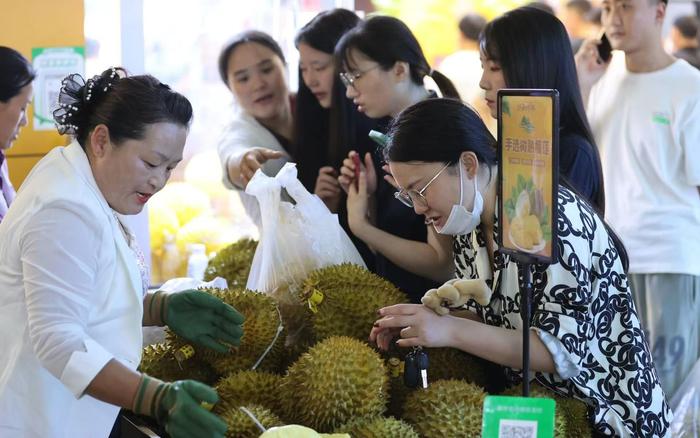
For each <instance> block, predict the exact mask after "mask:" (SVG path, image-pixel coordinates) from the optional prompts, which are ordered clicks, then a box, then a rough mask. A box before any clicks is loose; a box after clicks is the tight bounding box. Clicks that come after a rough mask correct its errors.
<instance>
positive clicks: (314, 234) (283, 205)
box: [246, 163, 365, 295]
mask: <svg viewBox="0 0 700 438" xmlns="http://www.w3.org/2000/svg"><path fill="white" fill-rule="evenodd" d="M282 188H284V189H286V191H287V194H288V195H289V197H291V198H292V199H293V200H294V202H295V204H292V203H290V202H287V201H283V200H282V199H281V197H280V193H281V191H282ZM246 193H248V194H250V195H253V196H255V197H256V198H257V199H258V203H259V205H260V214H261V217H262V230H261V232H260V243H259V244H258V247H257V249H256V251H255V256H254V257H253V264H252V266H251V269H250V275H249V276H248V284H247V288H248V289H250V290H257V291H261V292H265V293H268V294H273V295H274V294H276V292H278V291H279V290H287V291H296V290H298V287H299V286H300V285H301V283H302V282H303V281H304V279H305V278H306V277H307V275H308V274H309V273H310V272H311V271H313V270H315V269H318V268H322V267H325V266H329V265H334V264H340V263H354V264H357V265H360V266H362V267H365V264H364V262H363V261H362V257H361V256H360V253H359V252H358V251H357V249H356V248H355V246H354V245H353V243H352V241H351V240H350V238H349V237H348V235H347V234H346V233H345V230H343V229H342V227H341V226H340V223H339V222H338V216H337V215H335V214H333V213H331V212H330V210H328V208H327V207H326V205H325V204H324V203H323V201H321V200H320V199H319V198H318V197H317V196H315V195H312V194H311V193H309V192H308V191H307V190H306V188H304V186H303V185H302V184H301V182H300V181H299V180H298V179H297V169H296V165H295V164H294V163H287V164H285V165H284V167H282V169H281V170H280V171H279V173H278V174H277V176H275V177H274V178H271V177H269V176H267V175H265V174H264V173H262V172H261V171H259V170H258V171H257V172H256V173H255V175H254V176H253V178H252V179H251V180H250V182H249V183H248V186H247V187H246Z"/></svg>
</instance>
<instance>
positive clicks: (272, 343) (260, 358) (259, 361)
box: [251, 307, 284, 370]
mask: <svg viewBox="0 0 700 438" xmlns="http://www.w3.org/2000/svg"><path fill="white" fill-rule="evenodd" d="M276 309H277V315H279V317H280V323H279V325H278V326H277V333H275V337H274V338H273V339H272V342H270V345H268V346H267V348H266V349H265V351H263V354H262V355H260V357H259V358H258V360H257V361H256V362H255V364H254V365H253V366H252V367H251V370H256V369H258V366H260V363H261V362H262V361H263V360H264V359H265V357H266V356H267V355H268V354H269V353H270V351H272V347H274V346H275V343H276V342H277V338H279V337H280V333H282V330H284V326H283V325H282V313H280V309H279V307H276Z"/></svg>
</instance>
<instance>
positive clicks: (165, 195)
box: [149, 182, 211, 225]
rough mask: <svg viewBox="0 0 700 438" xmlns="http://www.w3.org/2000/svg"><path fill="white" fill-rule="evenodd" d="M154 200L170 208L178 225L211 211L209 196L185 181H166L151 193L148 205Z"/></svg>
mask: <svg viewBox="0 0 700 438" xmlns="http://www.w3.org/2000/svg"><path fill="white" fill-rule="evenodd" d="M154 201H156V202H163V203H165V205H167V206H168V207H170V208H172V209H173V211H174V212H175V214H176V215H177V219H178V222H179V223H180V225H185V224H187V223H188V222H189V221H191V220H192V219H194V218H195V217H197V216H200V215H202V214H206V213H209V212H210V211H211V202H210V200H209V196H207V194H206V193H204V191H202V190H200V189H198V188H196V187H195V186H193V185H191V184H188V183H185V182H171V183H168V184H167V185H166V186H165V187H163V190H161V191H160V192H158V193H156V194H155V195H153V198H151V200H150V201H149V205H150V204H151V203H153V202H154Z"/></svg>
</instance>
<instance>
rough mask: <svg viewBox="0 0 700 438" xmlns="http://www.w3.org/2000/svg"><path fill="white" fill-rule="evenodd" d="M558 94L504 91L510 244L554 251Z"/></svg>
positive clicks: (504, 210)
mask: <svg viewBox="0 0 700 438" xmlns="http://www.w3.org/2000/svg"><path fill="white" fill-rule="evenodd" d="M553 101H554V99H553V97H552V96H549V95H547V96H532V95H503V96H501V102H500V104H501V106H500V110H501V111H500V123H501V126H500V132H499V133H500V138H501V142H500V145H501V148H502V150H501V159H502V162H501V172H502V175H501V184H502V192H501V193H502V195H501V196H502V197H503V199H502V204H501V205H502V207H501V211H500V214H502V215H503V216H502V226H503V230H502V233H503V234H502V242H503V247H504V249H506V250H510V251H512V252H524V253H527V254H532V255H534V256H537V257H543V258H549V257H551V256H552V214H553V210H552V208H553V204H555V201H556V198H553V179H554V175H553V166H554V162H555V159H554V152H555V149H554V141H553V140H554V139H553V135H552V133H553V124H554V123H555V121H554V119H553V117H552V116H553V111H554V103H553Z"/></svg>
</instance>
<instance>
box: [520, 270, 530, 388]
mask: <svg viewBox="0 0 700 438" xmlns="http://www.w3.org/2000/svg"><path fill="white" fill-rule="evenodd" d="M530 266H531V265H530V263H529V262H518V271H519V274H520V275H519V277H520V278H521V280H520V282H519V283H520V317H521V318H522V319H523V397H528V396H529V395H530V300H531V295H532V275H531V273H530Z"/></svg>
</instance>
